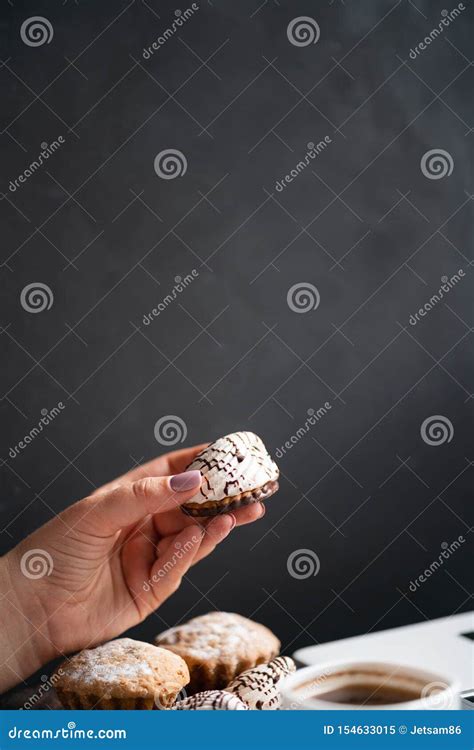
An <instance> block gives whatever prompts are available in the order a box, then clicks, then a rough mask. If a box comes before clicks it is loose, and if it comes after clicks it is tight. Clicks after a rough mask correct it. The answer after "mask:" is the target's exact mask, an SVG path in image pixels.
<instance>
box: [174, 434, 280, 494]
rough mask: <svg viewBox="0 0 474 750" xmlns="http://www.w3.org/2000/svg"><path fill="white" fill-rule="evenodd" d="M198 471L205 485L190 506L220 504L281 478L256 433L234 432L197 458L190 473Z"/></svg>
mask: <svg viewBox="0 0 474 750" xmlns="http://www.w3.org/2000/svg"><path fill="white" fill-rule="evenodd" d="M196 469H198V470H199V471H200V472H201V474H202V476H203V482H202V485H201V488H200V489H199V492H198V493H197V494H196V495H194V496H193V497H191V498H190V499H189V500H188V503H197V504H202V503H206V502H218V501H219V500H222V499H223V498H224V497H234V496H235V495H240V494H241V493H242V492H248V491H251V490H255V489H257V488H258V487H262V486H263V485H264V484H266V482H270V481H275V480H277V479H278V476H279V473H280V472H279V470H278V466H277V465H276V463H275V462H274V461H273V459H272V458H271V456H270V455H269V453H268V452H267V450H266V448H265V446H264V444H263V442H262V440H261V439H260V438H259V437H258V435H255V434H254V433H253V432H233V433H232V434H231V435H226V436H225V437H222V438H219V440H216V442H215V443H212V444H211V445H209V446H208V447H207V448H205V449H204V450H203V451H201V453H200V454H199V455H198V456H196V458H195V459H194V461H193V462H192V463H191V464H190V465H189V466H188V469H187V470H188V471H193V470H196Z"/></svg>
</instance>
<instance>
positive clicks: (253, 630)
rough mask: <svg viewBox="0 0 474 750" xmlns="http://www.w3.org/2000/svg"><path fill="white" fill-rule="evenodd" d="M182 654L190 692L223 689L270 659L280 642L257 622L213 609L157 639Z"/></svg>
mask: <svg viewBox="0 0 474 750" xmlns="http://www.w3.org/2000/svg"><path fill="white" fill-rule="evenodd" d="M155 642H156V643H157V645H158V646H163V647H164V648H168V649H170V650H171V651H173V652H174V653H175V654H179V656H181V657H182V658H183V659H184V661H185V662H186V664H187V665H188V668H189V672H190V675H191V679H190V683H189V685H188V687H187V688H186V692H187V693H188V694H192V693H196V692H199V691H201V690H220V689H221V688H225V687H226V686H227V685H228V683H229V682H230V681H231V680H232V679H233V678H234V677H236V675H238V674H240V673H241V672H243V671H244V670H246V669H250V668H251V667H254V666H256V665H257V664H262V663H263V662H267V661H270V659H273V657H274V656H276V655H277V654H278V653H279V651H280V641H279V640H278V638H277V637H276V636H275V635H273V633H272V632H271V630H269V629H268V628H266V627H265V626H264V625H260V624H259V623H258V622H253V621H252V620H248V619H247V618H246V617H242V616H241V615H236V614H234V613H232V612H210V613H209V614H207V615H201V616H200V617H194V618H193V619H192V620H189V622H187V623H184V624H183V625H178V626H177V627H175V628H170V629H169V630H166V631H165V632H164V633H161V634H160V635H158V636H157V637H156V639H155Z"/></svg>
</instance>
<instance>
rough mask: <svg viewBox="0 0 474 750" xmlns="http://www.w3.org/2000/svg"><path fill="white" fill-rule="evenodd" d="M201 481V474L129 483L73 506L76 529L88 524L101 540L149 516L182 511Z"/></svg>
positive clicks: (197, 472) (154, 478) (195, 472)
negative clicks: (183, 505) (178, 509)
mask: <svg viewBox="0 0 474 750" xmlns="http://www.w3.org/2000/svg"><path fill="white" fill-rule="evenodd" d="M201 481H202V477H201V474H200V472H199V471H185V472H183V473H182V474H175V475H174V476H167V477H144V478H142V479H138V480H137V481H136V482H126V483H124V484H122V485H120V486H118V487H115V488H114V489H111V490H109V491H107V492H103V493H99V494H97V495H93V496H92V497H89V498H86V499H85V500H81V501H80V502H79V503H77V504H76V505H75V506H73V507H72V508H71V509H70V510H71V511H74V516H75V524H74V525H77V524H79V523H80V525H83V524H87V528H88V529H89V530H93V531H94V532H95V533H97V534H98V535H100V536H102V535H104V536H106V535H108V534H114V533H116V532H117V531H120V530H121V529H123V528H125V527H127V526H130V525H132V524H135V523H138V521H140V520H141V519H142V518H144V517H145V516H148V515H152V514H154V513H164V512H165V511H169V510H175V509H176V508H179V507H180V506H181V505H182V504H183V503H185V502H186V501H187V500H189V499H190V498H191V497H192V496H193V495H195V494H196V492H197V490H198V489H199V487H200V486H201ZM77 514H78V515H77ZM71 520H72V519H71Z"/></svg>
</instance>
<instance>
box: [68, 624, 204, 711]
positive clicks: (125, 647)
mask: <svg viewBox="0 0 474 750" xmlns="http://www.w3.org/2000/svg"><path fill="white" fill-rule="evenodd" d="M56 674H57V677H58V679H57V681H56V682H55V687H56V692H57V694H58V697H59V700H60V701H61V703H62V705H63V706H64V707H65V708H83V709H87V708H94V709H124V708H125V709H152V708H154V707H155V706H156V707H158V708H167V707H168V706H170V705H171V704H172V703H173V702H174V701H175V699H176V696H177V695H178V693H179V692H180V690H181V689H182V688H183V687H184V685H186V684H187V683H188V682H189V670H188V668H187V666H186V662H185V661H183V659H181V657H180V656H178V655H177V654H173V653H172V652H171V651H169V650H167V649H164V648H158V647H157V646H153V645H152V644H151V643H142V642H141V641H134V640H132V639H131V638H119V639H118V640H116V641H110V643H106V644H105V645H104V646H99V647H98V648H93V649H88V650H86V651H81V652H80V653H79V654H76V656H73V657H72V659H70V660H69V661H68V662H64V663H63V664H62V665H61V669H60V670H58V672H57V673H56Z"/></svg>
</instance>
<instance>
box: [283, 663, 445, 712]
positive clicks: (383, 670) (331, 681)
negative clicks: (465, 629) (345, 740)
mask: <svg viewBox="0 0 474 750" xmlns="http://www.w3.org/2000/svg"><path fill="white" fill-rule="evenodd" d="M280 690H281V695H282V708H283V709H286V710H301V709H302V710H326V711H328V710H344V709H351V710H359V709H372V710H374V709H392V710H393V709H403V710H404V709H427V710H433V709H453V708H459V698H458V691H459V685H457V683H456V681H455V680H454V679H453V678H452V677H449V676H446V675H440V674H437V673H435V672H431V671H428V670H425V669H420V668H417V667H411V666H406V665H403V664H398V663H395V662H381V661H341V662H333V663H327V664H317V665H316V664H315V665H312V666H310V667H305V668H304V669H299V670H298V671H297V672H295V673H294V674H292V675H290V676H289V677H287V678H285V679H284V680H283V682H282V683H281V686H280Z"/></svg>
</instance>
